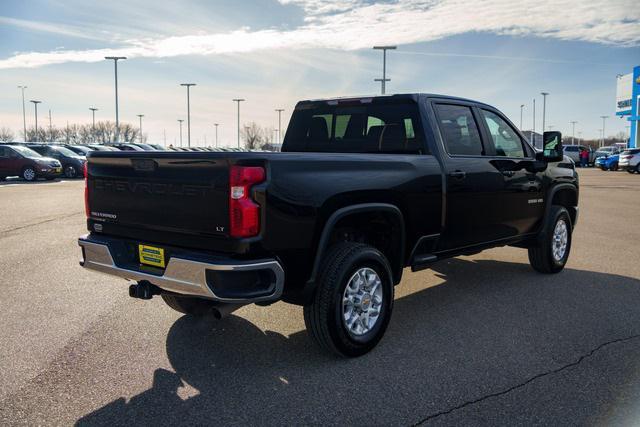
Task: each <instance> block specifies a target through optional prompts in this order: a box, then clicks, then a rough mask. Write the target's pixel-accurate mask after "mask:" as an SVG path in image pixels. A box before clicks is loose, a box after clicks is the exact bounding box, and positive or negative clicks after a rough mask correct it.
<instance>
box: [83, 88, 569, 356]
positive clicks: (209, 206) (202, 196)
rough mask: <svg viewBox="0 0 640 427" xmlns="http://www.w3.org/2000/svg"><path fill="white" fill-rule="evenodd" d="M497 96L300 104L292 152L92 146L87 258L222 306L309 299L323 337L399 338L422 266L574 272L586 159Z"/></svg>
mask: <svg viewBox="0 0 640 427" xmlns="http://www.w3.org/2000/svg"><path fill="white" fill-rule="evenodd" d="M543 139H544V150H543V151H539V152H538V151H536V150H535V149H534V148H533V147H532V146H531V145H530V144H529V143H528V141H527V140H526V139H525V137H524V135H523V134H522V132H520V130H518V129H517V128H516V127H515V126H514V125H513V123H511V121H510V120H509V119H508V118H507V117H505V115H503V114H502V113H501V112H500V111H498V110H497V109H496V108H494V107H492V106H490V105H487V104H484V103H481V102H476V101H471V100H468V99H461V98H454V97H449V96H441V95H429V94H404V95H389V96H376V97H364V98H338V99H326V100H312V101H301V102H299V103H298V104H297V105H296V107H295V110H294V111H293V114H292V117H291V120H290V123H289V126H288V129H287V132H286V136H285V139H284V143H283V146H282V152H279V153H270V152H246V153H245V152H162V151H154V152H135V151H130V152H106V151H103V152H91V153H90V154H89V155H88V162H87V172H86V174H85V176H86V188H85V205H86V215H87V227H88V230H89V234H87V235H85V236H82V237H80V239H79V244H80V246H81V248H82V261H81V265H82V266H84V267H85V268H88V269H91V270H95V271H99V272H102V273H107V274H110V275H115V276H119V277H121V278H124V279H128V280H130V281H132V282H134V283H132V284H131V285H130V287H129V295H130V296H132V297H136V298H142V299H150V298H152V297H153V296H154V295H159V296H160V297H161V298H162V299H163V300H164V302H165V303H166V304H168V305H169V306H170V307H171V308H173V309H175V310H177V311H179V312H182V313H186V314H188V315H192V316H202V315H214V316H216V317H218V318H220V317H223V316H224V315H226V314H228V313H230V312H232V311H233V310H235V309H236V308H238V307H241V306H243V305H246V304H252V303H255V304H259V305H269V304H272V303H274V302H276V301H285V302H288V303H292V304H297V305H300V306H303V311H304V320H305V324H306V327H307V329H308V331H309V333H310V335H311V337H312V338H313V339H314V341H315V342H316V343H317V344H318V345H319V346H320V347H321V348H323V349H325V350H328V351H332V352H334V353H336V354H338V355H342V356H347V357H355V356H359V355H362V354H364V353H366V352H368V351H369V350H371V349H372V348H373V347H374V346H375V345H376V344H377V343H378V342H379V340H380V339H381V338H382V335H383V334H384V332H385V329H386V328H387V325H388V323H389V320H390V317H391V312H392V308H393V298H394V287H395V286H396V285H398V284H399V283H400V281H401V278H402V274H403V271H404V269H405V267H411V269H412V271H416V270H420V269H424V268H429V266H431V265H432V264H433V263H435V262H438V261H439V260H442V259H446V258H449V257H454V256H457V255H467V254H473V253H477V252H479V251H481V250H483V249H487V248H492V247H497V246H505V245H510V246H515V247H518V248H524V249H527V250H528V255H529V261H530V263H531V266H532V267H533V268H534V269H535V270H537V271H539V272H541V273H557V272H559V271H561V270H562V269H563V267H564V265H565V263H566V262H567V258H568V257H569V251H570V248H571V233H572V230H573V228H574V227H575V225H576V221H577V219H578V175H577V173H576V171H575V169H574V165H573V162H571V161H570V160H568V159H566V158H563V154H562V153H563V151H562V142H561V135H560V133H559V132H546V133H545V135H544V138H543Z"/></svg>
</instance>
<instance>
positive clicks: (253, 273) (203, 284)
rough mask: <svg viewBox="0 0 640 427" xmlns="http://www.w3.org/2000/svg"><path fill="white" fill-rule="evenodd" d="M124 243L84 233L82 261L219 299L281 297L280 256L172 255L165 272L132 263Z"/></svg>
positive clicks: (93, 267)
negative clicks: (249, 257)
mask: <svg viewBox="0 0 640 427" xmlns="http://www.w3.org/2000/svg"><path fill="white" fill-rule="evenodd" d="M123 243H124V241H123V240H121V239H114V238H108V237H104V236H96V235H92V234H87V235H85V236H82V237H80V238H79V239H78V244H79V245H80V247H81V248H82V260H81V261H80V265H81V266H82V267H84V268H87V269H89V270H93V271H98V272H100V273H105V274H109V275H112V276H118V277H121V278H123V279H127V280H135V281H138V282H140V281H148V282H150V283H152V284H154V285H156V286H158V287H159V288H161V289H163V290H165V291H168V292H174V293H179V294H183V295H190V296H195V297H201V298H207V299H211V300H214V301H220V302H237V303H252V302H260V301H275V300H278V299H280V296H281V295H282V290H283V287H284V270H283V269H282V267H281V265H280V263H279V262H278V261H277V260H275V259H260V260H251V261H239V260H234V259H231V258H225V257H218V256H211V255H207V254H202V253H189V252H182V253H176V254H172V255H171V256H170V257H169V259H168V262H167V266H166V268H165V269H164V270H160V269H156V268H146V267H144V266H140V265H139V264H137V263H134V262H128V261H127V259H126V258H127V255H126V254H124V252H126V251H123ZM129 261H130V260H129Z"/></svg>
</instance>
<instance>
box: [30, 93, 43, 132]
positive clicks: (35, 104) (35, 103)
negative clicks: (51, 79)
mask: <svg viewBox="0 0 640 427" xmlns="http://www.w3.org/2000/svg"><path fill="white" fill-rule="evenodd" d="M29 102H33V106H34V108H35V110H36V134H35V137H36V141H37V140H38V104H40V103H41V102H42V101H36V100H33V99H32V100H31V101H29Z"/></svg>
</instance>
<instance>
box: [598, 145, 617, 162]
mask: <svg viewBox="0 0 640 427" xmlns="http://www.w3.org/2000/svg"><path fill="white" fill-rule="evenodd" d="M612 154H620V148H619V147H617V146H615V145H610V146H608V147H601V148H598V149H597V150H596V152H595V158H596V159H597V158H598V157H606V156H610V155H612Z"/></svg>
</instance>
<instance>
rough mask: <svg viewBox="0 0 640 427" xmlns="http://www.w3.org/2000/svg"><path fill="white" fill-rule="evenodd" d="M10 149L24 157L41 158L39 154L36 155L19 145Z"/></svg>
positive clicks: (29, 149)
mask: <svg viewBox="0 0 640 427" xmlns="http://www.w3.org/2000/svg"><path fill="white" fill-rule="evenodd" d="M11 148H13V149H14V150H16V151H17V152H18V153H20V154H22V155H23V156H25V157H42V156H41V155H40V154H38V153H36V152H35V151H33V150H32V149H31V148H27V147H21V146H19V145H13V146H12V147H11Z"/></svg>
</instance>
